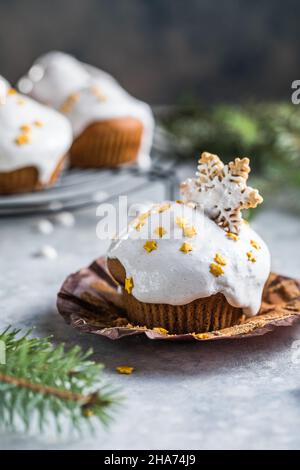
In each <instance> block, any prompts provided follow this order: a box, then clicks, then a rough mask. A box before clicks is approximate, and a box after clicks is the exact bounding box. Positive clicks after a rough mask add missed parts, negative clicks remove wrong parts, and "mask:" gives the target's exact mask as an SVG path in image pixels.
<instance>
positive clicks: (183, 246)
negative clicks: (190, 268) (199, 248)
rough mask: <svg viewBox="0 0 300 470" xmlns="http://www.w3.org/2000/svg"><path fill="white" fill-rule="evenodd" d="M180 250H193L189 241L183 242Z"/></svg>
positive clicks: (187, 251)
mask: <svg viewBox="0 0 300 470" xmlns="http://www.w3.org/2000/svg"><path fill="white" fill-rule="evenodd" d="M180 251H182V253H189V252H190V251H193V247H192V245H191V244H190V243H187V242H184V243H183V244H182V245H181V247H180Z"/></svg>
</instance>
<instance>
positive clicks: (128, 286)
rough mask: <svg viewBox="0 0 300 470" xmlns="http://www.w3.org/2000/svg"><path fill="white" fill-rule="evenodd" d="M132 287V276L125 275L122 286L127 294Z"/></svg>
mask: <svg viewBox="0 0 300 470" xmlns="http://www.w3.org/2000/svg"><path fill="white" fill-rule="evenodd" d="M133 287H134V285H133V279H132V277H126V279H125V286H124V289H125V290H126V292H127V293H128V294H131V292H132V289H133Z"/></svg>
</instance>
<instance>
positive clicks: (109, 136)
mask: <svg viewBox="0 0 300 470" xmlns="http://www.w3.org/2000/svg"><path fill="white" fill-rule="evenodd" d="M142 133H143V124H142V123H141V122H140V121H139V120H137V119H133V118H129V117H128V118H122V119H109V120H107V121H99V122H95V123H93V124H91V125H89V126H88V127H87V128H86V129H85V131H84V132H83V133H82V134H81V135H80V136H79V137H77V139H75V141H74V142H73V145H72V147H71V150H70V158H71V166H75V167H81V168H100V167H116V166H119V165H123V164H126V163H132V162H134V161H136V159H137V155H138V152H139V149H140V146H141V140H142Z"/></svg>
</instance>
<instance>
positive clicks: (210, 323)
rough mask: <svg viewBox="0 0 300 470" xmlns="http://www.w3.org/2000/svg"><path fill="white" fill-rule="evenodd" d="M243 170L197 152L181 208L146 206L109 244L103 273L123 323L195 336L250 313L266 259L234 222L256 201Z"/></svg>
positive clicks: (240, 163)
mask: <svg viewBox="0 0 300 470" xmlns="http://www.w3.org/2000/svg"><path fill="white" fill-rule="evenodd" d="M249 171H250V168H249V160H248V159H247V158H243V159H239V158H236V159H235V160H234V161H233V162H231V163H229V164H228V165H224V164H223V163H222V162H221V160H220V159H219V158H218V157H217V156H216V155H212V154H209V153H203V154H202V156H201V158H200V160H199V166H198V173H197V177H196V178H195V179H189V180H187V181H186V182H184V183H182V185H181V191H182V200H181V201H176V202H164V203H162V204H158V205H154V206H153V207H152V208H150V209H149V210H148V211H147V212H146V213H144V214H141V215H140V216H139V217H138V218H137V219H136V220H135V221H134V222H133V223H131V224H130V225H129V229H128V231H127V232H126V233H125V234H124V235H123V236H122V237H121V238H120V239H118V240H117V241H115V242H113V244H112V246H111V249H110V251H109V254H108V259H107V264H108V269H109V271H110V273H111V275H112V276H113V278H114V279H115V280H116V281H117V282H118V283H119V284H120V285H121V286H122V290H123V298H124V304H125V306H126V309H127V314H128V318H129V320H130V322H132V323H133V324H135V325H139V326H146V327H148V328H153V327H161V328H165V329H166V330H168V331H169V333H193V332H196V333H201V332H207V331H213V330H218V329H221V328H226V327H229V326H232V325H235V324H238V323H239V322H241V321H242V320H243V318H245V316H252V315H255V314H257V313H258V311H259V309H260V305H261V299H262V291H263V287H264V285H265V282H266V280H267V278H268V276H269V273H270V254H269V251H268V248H267V246H266V245H265V243H264V242H263V240H262V239H261V238H260V237H259V236H258V235H257V233H255V232H254V230H252V229H251V228H250V226H249V224H247V223H246V222H244V221H243V219H242V216H241V209H246V208H252V207H256V206H257V204H260V203H261V202H262V198H261V196H260V195H259V194H258V191H257V190H255V189H252V188H251V187H248V186H247V184H246V182H247V178H248V173H249Z"/></svg>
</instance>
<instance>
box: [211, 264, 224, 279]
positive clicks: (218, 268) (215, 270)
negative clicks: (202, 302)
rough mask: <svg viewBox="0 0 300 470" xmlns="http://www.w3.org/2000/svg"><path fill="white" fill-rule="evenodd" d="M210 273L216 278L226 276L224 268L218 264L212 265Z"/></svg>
mask: <svg viewBox="0 0 300 470" xmlns="http://www.w3.org/2000/svg"><path fill="white" fill-rule="evenodd" d="M209 271H210V272H211V273H212V274H213V275H214V276H215V277H219V276H222V275H223V274H224V270H223V269H222V266H220V265H219V264H216V263H211V265H210V267H209Z"/></svg>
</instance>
